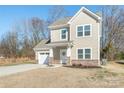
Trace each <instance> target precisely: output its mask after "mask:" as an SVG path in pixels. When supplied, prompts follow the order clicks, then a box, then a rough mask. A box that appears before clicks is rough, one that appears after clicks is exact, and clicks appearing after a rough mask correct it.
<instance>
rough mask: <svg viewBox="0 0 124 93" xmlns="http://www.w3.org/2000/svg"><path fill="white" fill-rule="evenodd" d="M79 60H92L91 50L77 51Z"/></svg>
mask: <svg viewBox="0 0 124 93" xmlns="http://www.w3.org/2000/svg"><path fill="white" fill-rule="evenodd" d="M77 57H78V59H91V49H89V48H86V49H78V50H77Z"/></svg>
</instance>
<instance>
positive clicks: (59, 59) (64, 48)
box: [47, 41, 72, 64]
mask: <svg viewBox="0 0 124 93" xmlns="http://www.w3.org/2000/svg"><path fill="white" fill-rule="evenodd" d="M47 45H48V46H49V47H50V54H49V64H70V56H71V47H72V42H71V41H70V42H68V41H61V42H52V43H49V44H47Z"/></svg>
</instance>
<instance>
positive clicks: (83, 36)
mask: <svg viewBox="0 0 124 93" xmlns="http://www.w3.org/2000/svg"><path fill="white" fill-rule="evenodd" d="M86 25H90V35H89V36H85V34H84V26H86ZM79 26H83V36H78V31H77V29H78V27H79ZM82 37H92V24H83V25H76V38H82Z"/></svg>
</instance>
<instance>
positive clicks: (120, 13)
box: [102, 6, 124, 60]
mask: <svg viewBox="0 0 124 93" xmlns="http://www.w3.org/2000/svg"><path fill="white" fill-rule="evenodd" d="M102 12H103V14H102V18H103V33H102V35H103V36H102V42H103V44H102V45H103V52H104V53H105V56H106V57H107V59H110V60H112V59H113V58H114V55H115V53H116V49H117V48H118V47H120V44H121V43H120V40H121V37H122V36H121V35H122V33H124V10H123V9H121V8H120V7H118V6H104V9H103V11H102Z"/></svg>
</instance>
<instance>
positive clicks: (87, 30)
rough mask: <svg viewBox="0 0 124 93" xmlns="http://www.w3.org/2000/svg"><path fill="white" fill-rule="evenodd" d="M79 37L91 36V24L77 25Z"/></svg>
mask: <svg viewBox="0 0 124 93" xmlns="http://www.w3.org/2000/svg"><path fill="white" fill-rule="evenodd" d="M76 33H77V37H82V36H90V35H91V25H89V24H88V25H82V26H77V32H76Z"/></svg>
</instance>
